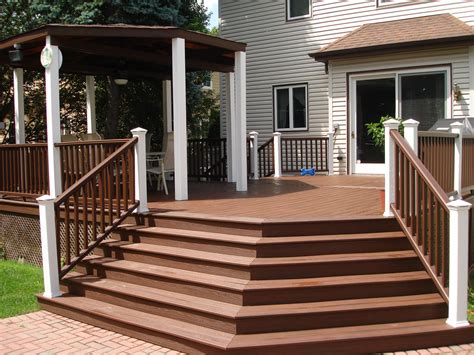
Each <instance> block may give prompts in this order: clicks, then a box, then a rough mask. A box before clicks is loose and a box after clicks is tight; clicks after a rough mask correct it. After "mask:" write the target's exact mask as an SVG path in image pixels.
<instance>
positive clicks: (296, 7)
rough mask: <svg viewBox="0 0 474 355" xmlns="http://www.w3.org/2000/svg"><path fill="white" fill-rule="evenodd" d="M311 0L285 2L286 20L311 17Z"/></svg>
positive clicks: (287, 0) (288, 0)
mask: <svg viewBox="0 0 474 355" xmlns="http://www.w3.org/2000/svg"><path fill="white" fill-rule="evenodd" d="M311 3H312V0H286V13H287V16H286V18H287V20H298V19H301V18H307V17H311Z"/></svg>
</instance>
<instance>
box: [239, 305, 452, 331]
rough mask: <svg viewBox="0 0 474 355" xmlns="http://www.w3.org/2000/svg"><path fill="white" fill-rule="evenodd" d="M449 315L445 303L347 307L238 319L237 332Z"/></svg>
mask: <svg viewBox="0 0 474 355" xmlns="http://www.w3.org/2000/svg"><path fill="white" fill-rule="evenodd" d="M443 317H447V306H446V304H445V303H439V304H429V305H416V306H405V307H403V306H400V307H390V306H389V305H388V306H387V307H384V308H374V309H370V310H369V309H363V310H345V311H338V312H332V313H328V312H322V313H306V314H298V315H296V314H293V315H287V316H272V317H258V318H248V319H245V320H244V319H239V320H237V334H253V333H267V332H268V333H270V332H281V331H293V330H308V329H322V328H332V327H345V326H357V325H370V324H382V323H394V322H409V321H414V320H426V319H437V318H443Z"/></svg>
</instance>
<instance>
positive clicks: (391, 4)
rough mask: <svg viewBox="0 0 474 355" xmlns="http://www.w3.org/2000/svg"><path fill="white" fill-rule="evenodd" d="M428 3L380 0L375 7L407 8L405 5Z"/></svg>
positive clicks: (376, 1) (408, 0) (410, 0)
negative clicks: (384, 0)
mask: <svg viewBox="0 0 474 355" xmlns="http://www.w3.org/2000/svg"><path fill="white" fill-rule="evenodd" d="M423 2H427V1H413V0H398V1H395V2H385V3H384V2H382V1H380V0H375V7H377V8H379V7H382V8H383V7H395V6H405V5H414V4H419V3H423Z"/></svg>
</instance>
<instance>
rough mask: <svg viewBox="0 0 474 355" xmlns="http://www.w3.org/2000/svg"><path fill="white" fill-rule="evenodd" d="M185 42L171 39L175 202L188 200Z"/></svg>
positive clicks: (179, 39)
mask: <svg viewBox="0 0 474 355" xmlns="http://www.w3.org/2000/svg"><path fill="white" fill-rule="evenodd" d="M184 44H185V41H184V39H182V38H173V40H172V51H173V122H174V191H175V199H176V200H177V201H182V200H187V199H188V153H187V144H188V143H187V128H186V61H185V46H184Z"/></svg>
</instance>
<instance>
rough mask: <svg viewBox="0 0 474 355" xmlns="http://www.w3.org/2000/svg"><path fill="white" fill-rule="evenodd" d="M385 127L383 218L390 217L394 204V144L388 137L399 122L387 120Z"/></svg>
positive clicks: (396, 128)
mask: <svg viewBox="0 0 474 355" xmlns="http://www.w3.org/2000/svg"><path fill="white" fill-rule="evenodd" d="M383 125H384V127H385V212H384V214H383V215H384V216H385V217H392V216H393V212H392V210H391V209H390V206H391V204H392V203H394V202H395V144H394V142H393V139H392V137H391V136H390V131H391V130H394V129H395V130H398V125H399V122H398V121H397V120H395V119H389V120H387V121H385V122H384V123H383Z"/></svg>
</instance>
